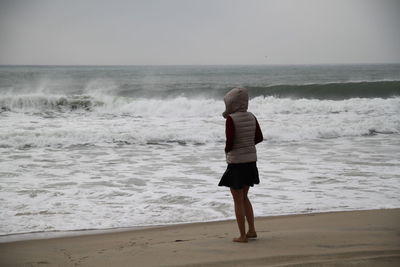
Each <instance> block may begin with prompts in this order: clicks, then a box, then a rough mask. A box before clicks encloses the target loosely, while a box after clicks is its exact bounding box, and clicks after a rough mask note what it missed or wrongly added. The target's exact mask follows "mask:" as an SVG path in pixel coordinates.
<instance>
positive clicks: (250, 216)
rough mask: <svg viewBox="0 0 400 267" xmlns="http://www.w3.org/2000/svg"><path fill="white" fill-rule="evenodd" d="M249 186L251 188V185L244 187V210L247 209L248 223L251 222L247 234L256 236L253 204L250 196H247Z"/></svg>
mask: <svg viewBox="0 0 400 267" xmlns="http://www.w3.org/2000/svg"><path fill="white" fill-rule="evenodd" d="M249 188H250V187H249V186H245V187H244V188H243V193H244V196H243V197H244V210H245V214H246V219H247V223H248V224H249V231H248V232H247V234H246V236H247V238H256V237H257V232H256V228H255V226H254V213H253V206H252V205H251V202H250V200H249V198H248V197H247V193H248V192H249Z"/></svg>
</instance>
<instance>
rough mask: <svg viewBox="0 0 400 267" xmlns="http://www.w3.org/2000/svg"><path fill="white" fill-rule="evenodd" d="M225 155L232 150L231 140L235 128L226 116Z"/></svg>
mask: <svg viewBox="0 0 400 267" xmlns="http://www.w3.org/2000/svg"><path fill="white" fill-rule="evenodd" d="M225 136H226V143H225V153H228V152H229V151H231V150H232V148H233V139H234V137H235V126H234V124H233V120H232V118H231V117H230V116H229V115H228V116H227V117H226V122H225Z"/></svg>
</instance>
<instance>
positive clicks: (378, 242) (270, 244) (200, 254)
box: [0, 209, 400, 266]
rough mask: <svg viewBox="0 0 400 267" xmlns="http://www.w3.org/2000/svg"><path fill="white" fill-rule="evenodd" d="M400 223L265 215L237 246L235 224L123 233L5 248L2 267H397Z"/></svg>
mask: <svg viewBox="0 0 400 267" xmlns="http://www.w3.org/2000/svg"><path fill="white" fill-rule="evenodd" d="M399 222H400V209H380V210H362V211H343V212H324V213H310V214H295V215H281V216H269V217H258V218H256V226H257V231H258V234H259V238H258V239H257V240H252V241H251V242H249V243H248V244H237V243H233V242H231V239H232V238H233V237H234V236H236V235H237V229H236V228H237V226H236V222H235V221H232V220H227V221H217V222H206V223H189V224H178V225H169V226H160V227H151V228H145V229H135V230H127V231H123V230H121V231H119V230H118V231H113V232H108V233H104V232H103V233H96V234H83V235H74V236H64V237H56V238H48V239H36V240H25V241H14V242H8V243H1V244H0V264H1V266H25V265H28V266H39V265H42V264H47V265H48V266H54V265H55V266H110V265H115V266H136V265H137V266H160V265H161V266H168V265H170V266H243V265H246V266H276V265H279V266H290V265H296V266H304V265H307V266H316V265H318V266H347V265H348V264H349V263H352V264H353V265H355V266H374V265H375V266H396V265H397V264H399V263H400V223H399ZM238 252H240V253H238ZM160 259H161V260H162V261H160ZM133 263H135V264H133Z"/></svg>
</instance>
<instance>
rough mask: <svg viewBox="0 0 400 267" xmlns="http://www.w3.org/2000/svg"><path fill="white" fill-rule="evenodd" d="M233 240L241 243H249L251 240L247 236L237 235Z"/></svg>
mask: <svg viewBox="0 0 400 267" xmlns="http://www.w3.org/2000/svg"><path fill="white" fill-rule="evenodd" d="M232 241H233V242H239V243H247V242H249V241H248V240H247V237H237V238H234V239H233V240H232Z"/></svg>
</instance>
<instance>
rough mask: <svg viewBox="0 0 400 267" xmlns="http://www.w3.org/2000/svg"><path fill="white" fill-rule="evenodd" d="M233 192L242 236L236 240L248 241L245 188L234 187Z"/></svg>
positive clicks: (235, 240) (235, 239)
mask: <svg viewBox="0 0 400 267" xmlns="http://www.w3.org/2000/svg"><path fill="white" fill-rule="evenodd" d="M231 193H232V197H233V201H234V202H235V215H236V222H237V224H238V227H239V232H240V237H238V238H234V239H233V241H234V242H247V237H246V225H245V208H244V191H243V189H232V188H231Z"/></svg>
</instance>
